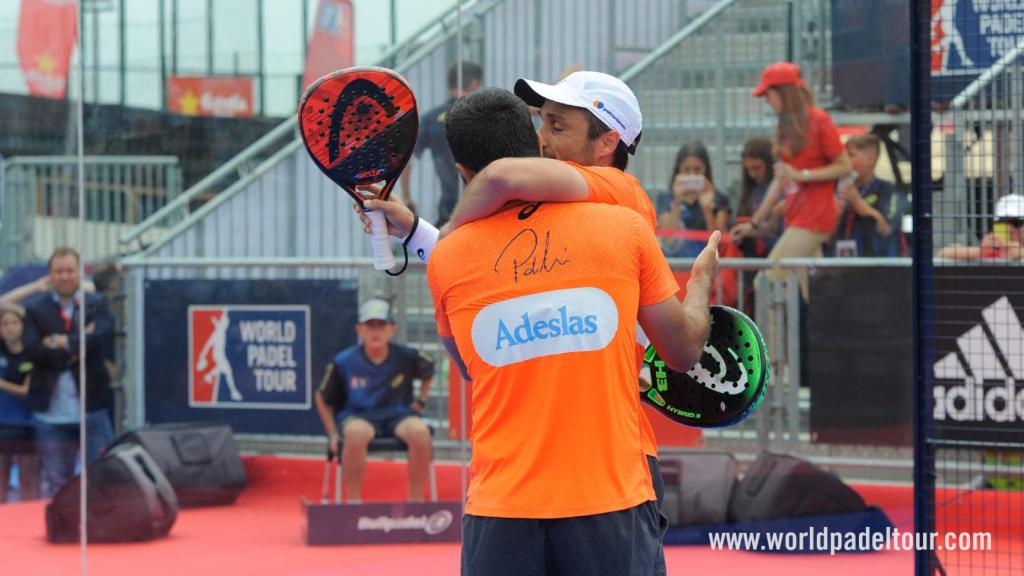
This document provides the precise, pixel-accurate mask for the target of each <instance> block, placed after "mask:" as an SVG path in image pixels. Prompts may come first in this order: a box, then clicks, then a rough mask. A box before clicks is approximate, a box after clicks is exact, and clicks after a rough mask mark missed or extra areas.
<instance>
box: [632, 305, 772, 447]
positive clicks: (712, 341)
mask: <svg viewBox="0 0 1024 576" xmlns="http://www.w3.org/2000/svg"><path fill="white" fill-rule="evenodd" d="M643 372H644V374H643V376H644V379H645V380H646V381H647V382H649V383H650V384H651V386H650V388H647V389H644V390H641V391H640V397H641V399H643V400H644V401H645V402H647V403H648V404H650V405H651V406H652V407H654V409H655V410H657V411H658V412H660V413H662V414H663V415H665V416H667V417H669V418H671V419H672V420H675V421H676V422H679V423H680V424H686V425H688V426H695V427H698V428H717V427H722V426H732V425H734V424H737V423H739V422H741V421H742V420H743V419H744V418H746V417H747V416H749V415H750V414H751V413H752V412H753V411H754V410H755V409H756V408H757V406H758V405H759V404H760V403H761V400H762V399H763V398H764V393H765V391H766V390H767V389H768V380H769V375H770V374H771V366H770V364H769V361H768V350H767V348H766V347H765V344H764V337H763V336H762V335H761V330H760V329H759V328H758V327H757V324H755V323H754V321H753V320H751V319H750V318H749V317H748V316H747V315H746V314H744V313H742V312H740V311H739V310H736V309H735V308H729V307H726V306H712V307H711V334H710V335H709V336H708V341H707V342H706V343H705V344H704V354H702V355H701V358H700V362H698V363H697V365H696V366H694V367H693V368H691V369H690V370H688V371H687V372H674V371H672V369H670V368H669V367H668V366H666V365H665V363H664V362H663V361H662V360H661V358H659V357H658V352H657V351H656V350H655V349H654V347H653V346H649V347H648V348H647V354H646V355H645V356H644V369H643Z"/></svg>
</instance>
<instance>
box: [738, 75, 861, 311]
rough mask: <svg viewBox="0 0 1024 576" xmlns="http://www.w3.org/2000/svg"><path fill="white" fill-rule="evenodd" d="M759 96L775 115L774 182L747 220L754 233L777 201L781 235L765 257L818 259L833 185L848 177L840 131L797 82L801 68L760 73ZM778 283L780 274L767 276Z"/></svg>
mask: <svg viewBox="0 0 1024 576" xmlns="http://www.w3.org/2000/svg"><path fill="white" fill-rule="evenodd" d="M753 95H754V96H757V97H762V96H763V97H764V99H765V100H766V101H767V102H768V105H769V106H771V108H772V110H773V111H774V112H775V114H776V116H778V125H777V127H776V129H775V139H774V142H773V144H774V147H775V157H776V158H778V159H779V161H778V162H777V163H776V164H775V178H774V180H772V183H771V186H769V188H768V193H767V194H766V195H765V198H764V201H762V202H761V206H760V207H759V208H758V209H757V212H755V213H754V216H753V218H751V226H752V227H753V228H755V229H757V228H758V227H759V226H761V225H764V224H767V222H768V221H769V220H770V219H771V212H772V207H773V206H775V205H776V204H777V203H778V201H779V200H780V199H782V200H783V201H784V202H785V206H786V216H785V221H786V231H785V232H783V233H782V236H780V237H779V240H778V241H777V242H776V243H775V247H774V248H773V249H772V251H771V253H770V254H769V255H768V258H769V259H771V260H779V259H782V258H810V257H816V256H821V245H822V244H824V243H825V241H827V240H828V238H829V234H831V232H832V230H834V229H835V226H836V219H837V218H838V214H837V213H836V206H835V201H834V199H833V196H834V192H835V181H836V180H838V179H839V178H842V177H843V176H846V175H849V174H850V171H851V170H852V168H851V165H850V159H849V158H848V157H847V155H846V150H845V149H844V147H843V144H842V142H840V140H839V132H838V131H836V127H835V125H834V124H832V119H831V118H829V116H828V114H826V113H825V112H824V111H823V110H820V109H818V108H815V107H814V102H813V98H812V96H811V93H810V91H809V90H808V89H807V87H806V86H805V85H804V81H803V79H802V78H800V67H799V66H797V65H796V64H791V63H789V62H778V63H776V64H772V65H770V66H768V67H767V68H765V69H764V72H762V73H761V83H760V84H759V85H758V87H757V88H756V89H754V92H753ZM769 277H770V278H773V279H780V278H783V277H785V274H784V273H783V274H781V275H780V274H779V273H778V272H776V273H774V274H772V273H769ZM800 290H801V292H802V293H803V295H804V298H806V297H807V274H806V272H804V273H801V274H800Z"/></svg>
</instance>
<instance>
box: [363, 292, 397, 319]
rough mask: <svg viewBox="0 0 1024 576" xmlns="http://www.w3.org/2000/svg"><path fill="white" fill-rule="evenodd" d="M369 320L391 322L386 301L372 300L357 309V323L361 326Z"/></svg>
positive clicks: (389, 307) (389, 310)
mask: <svg viewBox="0 0 1024 576" xmlns="http://www.w3.org/2000/svg"><path fill="white" fill-rule="evenodd" d="M370 320H383V321H385V322H391V305H390V304H388V302H387V300H381V299H380V298H373V299H372V300H367V301H366V302H364V303H363V305H362V306H360V307H359V323H360V324H362V323H364V322H369V321H370Z"/></svg>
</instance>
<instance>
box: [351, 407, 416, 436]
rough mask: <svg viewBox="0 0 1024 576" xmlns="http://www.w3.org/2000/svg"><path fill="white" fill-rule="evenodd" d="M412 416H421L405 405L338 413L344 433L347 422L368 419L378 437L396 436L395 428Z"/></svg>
mask: <svg viewBox="0 0 1024 576" xmlns="http://www.w3.org/2000/svg"><path fill="white" fill-rule="evenodd" d="M411 416H414V417H417V418H418V417H419V415H418V414H416V413H415V412H413V411H412V409H411V408H407V407H405V406H398V407H392V408H381V409H378V410H369V411H366V412H350V413H348V414H344V413H342V414H339V415H338V430H341V431H342V432H343V433H344V431H345V424H347V423H348V422H350V421H352V420H354V419H359V420H366V421H367V422H369V423H370V425H371V426H373V431H374V434H375V436H376V437H377V438H382V437H388V438H394V437H395V429H396V428H398V425H399V424H401V423H402V421H403V420H405V419H406V418H409V417H411Z"/></svg>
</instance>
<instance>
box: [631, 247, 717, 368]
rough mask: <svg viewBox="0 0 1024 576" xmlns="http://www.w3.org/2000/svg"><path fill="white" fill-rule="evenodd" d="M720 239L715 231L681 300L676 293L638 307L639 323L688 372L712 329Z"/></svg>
mask: <svg viewBox="0 0 1024 576" xmlns="http://www.w3.org/2000/svg"><path fill="white" fill-rule="evenodd" d="M720 239H721V232H717V231H716V232H714V233H713V234H712V235H711V238H710V239H708V244H707V246H705V247H704V250H702V251H701V253H700V254H699V255H698V256H697V259H696V260H695V261H694V263H693V269H692V271H691V274H690V280H689V282H688V283H687V285H686V296H685V298H684V299H683V301H682V302H680V301H679V300H678V299H677V298H676V297H675V296H674V295H673V296H670V297H668V298H666V299H664V300H662V301H660V302H657V303H654V304H649V305H641V306H640V308H639V309H638V311H637V320H638V321H639V322H640V327H641V328H643V330H644V332H645V333H646V334H647V337H648V338H650V340H651V344H653V345H654V348H655V349H656V350H657V351H658V354H659V355H660V356H661V358H662V359H663V360H664V361H665V363H666V364H668V366H669V368H672V369H673V370H675V371H676V372H685V371H687V370H689V369H690V368H691V367H693V365H694V364H696V363H697V362H698V361H699V360H700V357H701V354H702V353H703V350H704V343H705V342H707V339H708V335H709V334H710V332H711V312H710V305H711V287H712V285H713V283H714V280H715V275H716V274H717V272H718V242H719V240H720Z"/></svg>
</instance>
